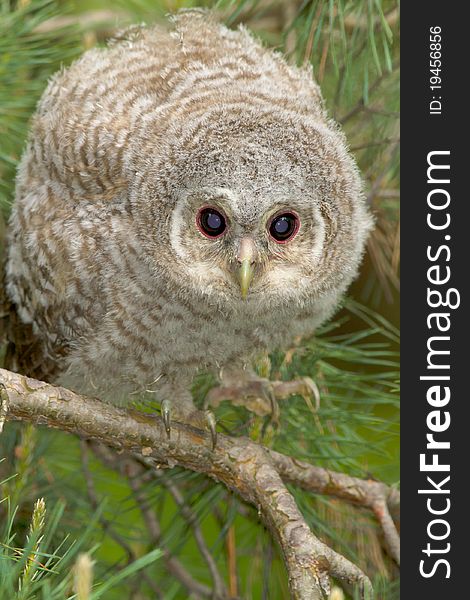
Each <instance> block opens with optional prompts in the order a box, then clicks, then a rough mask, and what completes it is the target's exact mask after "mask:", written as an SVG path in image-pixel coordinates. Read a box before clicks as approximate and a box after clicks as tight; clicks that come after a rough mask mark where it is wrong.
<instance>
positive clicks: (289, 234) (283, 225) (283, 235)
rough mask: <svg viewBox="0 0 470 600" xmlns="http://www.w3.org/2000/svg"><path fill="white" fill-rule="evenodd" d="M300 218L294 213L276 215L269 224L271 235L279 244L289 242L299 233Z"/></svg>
mask: <svg viewBox="0 0 470 600" xmlns="http://www.w3.org/2000/svg"><path fill="white" fill-rule="evenodd" d="M299 227H300V220H299V217H298V216H297V215H296V214H295V213H292V212H286V213H282V214H280V215H276V216H275V217H274V219H273V220H272V221H271V223H270V224H269V235H270V236H271V237H272V238H273V239H274V240H275V241H276V242H278V243H279V244H283V243H284V242H288V241H289V240H291V239H292V238H293V237H294V236H295V234H296V233H297V232H298V230H299Z"/></svg>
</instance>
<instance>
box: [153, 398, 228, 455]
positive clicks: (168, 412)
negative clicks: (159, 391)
mask: <svg viewBox="0 0 470 600" xmlns="http://www.w3.org/2000/svg"><path fill="white" fill-rule="evenodd" d="M161 414H162V419H163V424H164V425H165V431H166V434H167V436H168V439H170V438H171V421H172V420H174V421H176V422H178V423H184V424H187V425H191V426H192V427H198V428H199V429H206V428H207V429H209V432H210V434H211V443H212V450H214V449H215V447H216V445H217V430H216V424H217V423H216V420H215V416H214V413H213V412H212V411H211V410H208V409H206V410H197V409H195V408H192V409H191V410H178V408H176V407H174V406H173V404H172V403H171V402H170V400H163V402H162V403H161Z"/></svg>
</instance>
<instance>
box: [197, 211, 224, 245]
mask: <svg viewBox="0 0 470 600" xmlns="http://www.w3.org/2000/svg"><path fill="white" fill-rule="evenodd" d="M196 224H197V226H198V228H199V231H200V232H201V233H202V234H204V235H205V236H206V237H209V238H218V237H219V236H221V235H222V234H223V233H225V230H226V229H227V221H226V219H225V217H224V215H223V214H222V213H221V212H220V211H218V210H217V209H215V208H212V207H211V206H207V207H206V208H201V209H200V210H199V212H198V214H197V218H196Z"/></svg>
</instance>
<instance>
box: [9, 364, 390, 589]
mask: <svg viewBox="0 0 470 600" xmlns="http://www.w3.org/2000/svg"><path fill="white" fill-rule="evenodd" d="M0 386H2V389H1V390H0V392H1V396H0V398H1V400H0V414H2V413H3V414H6V419H7V420H20V421H27V422H30V423H34V424H36V425H46V426H48V427H52V428H57V429H61V430H62V431H66V432H69V433H73V434H75V435H78V436H80V437H82V438H86V439H91V440H96V441H99V442H101V443H104V444H106V445H108V446H110V447H112V448H115V449H117V450H120V451H124V452H127V453H129V454H131V455H134V456H135V457H139V458H140V460H142V459H145V462H146V463H147V464H149V463H152V464H153V465H154V467H155V468H159V467H162V466H168V467H174V466H176V465H180V466H182V467H184V468H187V469H190V470H192V471H197V472H199V473H205V474H206V475H208V476H209V477H211V478H213V479H215V480H216V481H220V482H222V483H224V484H225V485H226V486H227V487H228V488H230V489H231V490H233V491H234V492H235V493H237V494H238V495H239V496H241V497H242V498H243V499H244V500H245V501H247V502H249V503H250V504H252V505H254V506H255V507H257V509H258V512H259V515H260V517H261V518H262V520H263V521H264V523H265V524H266V525H267V527H268V529H269V530H270V532H271V534H272V535H273V537H274V538H275V539H276V540H277V542H278V543H279V545H280V547H281V550H282V553H283V556H284V559H285V563H286V567H287V571H288V574H289V586H290V590H291V595H292V598H293V599H294V600H322V599H323V598H324V595H325V594H327V593H328V590H329V576H333V577H336V578H338V579H340V580H342V581H343V582H344V583H345V585H351V584H352V585H354V586H356V588H358V589H359V590H360V592H361V596H362V598H371V597H372V586H371V583H370V581H369V579H368V578H367V576H366V575H365V574H364V573H363V572H362V571H361V570H360V569H359V568H358V567H356V566H355V565H354V564H352V563H351V562H350V561H348V560H347V559H346V558H344V557H343V556H341V555H339V554H337V553H336V552H334V551H333V550H332V549H331V548H329V547H327V546H326V545H325V544H323V542H321V541H320V540H319V539H318V538H317V537H316V536H315V535H314V533H313V532H312V531H311V530H310V528H309V527H308V525H307V523H306V522H305V519H304V518H303V516H302V514H301V512H300V511H299V509H298V507H297V505H296V503H295V501H294V498H293V497H292V495H291V494H290V493H289V491H288V490H287V488H286V487H285V484H284V481H283V479H284V480H285V481H287V482H290V483H294V484H298V485H300V486H301V487H303V488H304V489H308V490H311V491H314V492H317V493H328V494H332V495H335V496H337V497H340V498H343V499H345V500H348V501H350V502H355V503H357V504H362V505H364V506H368V507H369V508H372V509H373V510H374V511H376V513H377V510H376V507H378V506H379V504H378V502H379V501H380V502H381V504H380V507H381V509H383V508H384V506H388V507H390V504H388V505H387V501H388V502H390V503H391V504H392V506H393V503H394V502H395V503H396V501H397V500H396V494H394V493H393V492H391V491H390V490H389V488H387V487H386V486H384V484H380V483H378V482H371V481H363V480H360V479H356V478H349V477H348V476H346V475H343V474H341V473H334V472H331V471H327V470H325V469H319V468H317V467H313V466H312V465H308V464H307V463H302V462H298V461H296V460H295V459H293V458H289V457H287V456H283V455H281V454H279V453H276V452H273V451H269V450H268V449H266V448H264V447H262V446H260V445H259V444H256V443H254V442H252V441H251V440H249V439H247V438H232V437H228V436H224V435H219V438H218V443H217V447H216V448H215V450H212V449H211V440H210V436H209V435H208V434H207V433H206V432H204V431H201V430H199V429H196V428H193V427H191V426H189V425H183V424H179V423H174V424H173V425H172V431H171V439H168V437H167V434H166V431H165V427H164V425H163V422H162V420H161V419H160V418H158V417H154V416H151V415H146V414H143V413H140V412H138V411H135V410H124V409H121V408H117V407H115V406H112V405H109V404H105V403H103V402H101V401H100V400H97V399H94V398H86V397H84V396H81V395H79V394H76V393H74V392H72V391H70V390H67V389H65V388H62V387H57V386H53V385H50V384H47V383H44V382H41V381H37V380H35V379H31V378H28V377H25V376H22V375H18V374H16V373H12V372H10V371H6V370H4V369H0ZM374 498H375V504H374V500H373V499H374ZM390 522H392V527H393V528H394V526H393V521H392V520H391V518H390V519H389V520H387V523H386V525H387V528H388V529H389V528H390Z"/></svg>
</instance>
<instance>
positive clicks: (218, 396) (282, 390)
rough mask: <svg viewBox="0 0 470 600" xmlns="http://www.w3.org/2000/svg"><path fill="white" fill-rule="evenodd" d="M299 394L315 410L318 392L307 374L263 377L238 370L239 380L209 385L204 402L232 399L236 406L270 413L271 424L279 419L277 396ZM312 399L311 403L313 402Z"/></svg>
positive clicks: (317, 402)
mask: <svg viewBox="0 0 470 600" xmlns="http://www.w3.org/2000/svg"><path fill="white" fill-rule="evenodd" d="M294 394H298V395H300V396H302V397H303V398H304V400H305V402H307V404H308V406H309V407H310V408H311V410H312V412H316V411H317V410H318V408H319V405H320V392H319V390H318V387H317V384H316V383H315V382H314V381H313V380H312V379H310V377H301V378H299V379H295V380H293V381H270V380H268V379H264V378H262V377H257V376H246V375H245V374H243V373H242V374H241V375H240V377H239V380H238V381H230V382H229V383H225V382H223V383H222V385H219V386H218V387H215V388H212V389H211V390H210V391H209V393H208V394H207V396H206V403H205V404H206V406H215V407H217V406H218V405H219V404H220V402H221V401H222V400H231V402H232V403H233V404H235V405H238V406H245V408H247V409H248V410H249V411H251V412H253V413H255V414H257V415H258V416H261V417H263V416H266V415H271V420H272V422H273V423H274V424H277V423H278V421H279V404H278V401H279V400H284V399H286V398H288V397H289V396H292V395H294ZM312 400H313V403H312Z"/></svg>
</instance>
